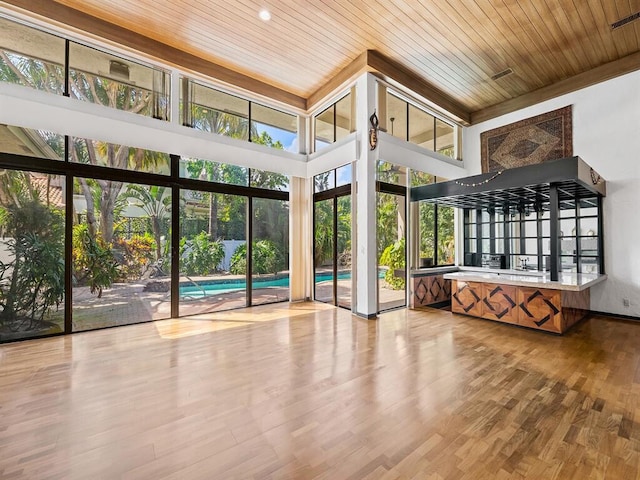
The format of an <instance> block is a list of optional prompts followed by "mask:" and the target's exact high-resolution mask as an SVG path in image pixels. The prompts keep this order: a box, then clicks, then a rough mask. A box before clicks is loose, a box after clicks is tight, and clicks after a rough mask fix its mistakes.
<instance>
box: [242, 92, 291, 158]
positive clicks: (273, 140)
mask: <svg viewBox="0 0 640 480" xmlns="http://www.w3.org/2000/svg"><path fill="white" fill-rule="evenodd" d="M251 141H252V142H253V143H258V144H260V145H266V146H268V147H273V148H277V149H279V150H287V151H289V152H294V153H298V151H299V148H298V117H297V116H295V115H291V114H289V113H284V112H281V111H279V110H275V109H273V108H269V107H265V106H263V105H259V104H257V103H251Z"/></svg>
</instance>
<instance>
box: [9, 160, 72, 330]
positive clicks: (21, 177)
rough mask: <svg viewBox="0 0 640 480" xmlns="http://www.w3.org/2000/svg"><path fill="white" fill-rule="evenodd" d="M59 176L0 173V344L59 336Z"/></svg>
mask: <svg viewBox="0 0 640 480" xmlns="http://www.w3.org/2000/svg"><path fill="white" fill-rule="evenodd" d="M64 190H65V181H64V178H63V177H60V176H56V175H45V174H41V173H35V172H21V171H15V170H3V172H2V181H0V229H1V231H2V237H0V342H4V341H8V340H17V339H21V338H28V337H33V336H40V335H51V334H54V333H62V332H63V331H64V296H65V276H64V231H65V219H64V208H65V204H64V198H65V195H64Z"/></svg>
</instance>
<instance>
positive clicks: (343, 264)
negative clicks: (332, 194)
mask: <svg viewBox="0 0 640 480" xmlns="http://www.w3.org/2000/svg"><path fill="white" fill-rule="evenodd" d="M337 204H338V212H337V214H338V222H337V223H338V231H337V232H336V235H337V237H338V252H337V253H338V258H337V261H338V278H337V279H336V280H337V296H338V299H337V303H338V306H340V307H345V308H351V196H350V195H345V196H342V197H338V198H337Z"/></svg>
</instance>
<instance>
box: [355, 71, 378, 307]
mask: <svg viewBox="0 0 640 480" xmlns="http://www.w3.org/2000/svg"><path fill="white" fill-rule="evenodd" d="M356 89H357V90H356V125H357V127H358V145H359V148H358V149H357V150H358V151H357V157H358V158H357V161H356V163H355V169H354V177H355V181H356V182H357V185H356V195H355V201H354V209H353V212H354V217H355V225H356V226H355V235H354V242H355V265H354V272H355V282H354V283H355V285H356V289H355V297H354V298H353V299H352V300H353V308H352V310H353V312H354V313H355V314H357V315H359V316H362V317H366V318H373V317H375V315H376V314H377V312H378V259H377V253H376V162H377V160H378V149H377V148H376V150H373V151H372V150H371V149H370V148H369V128H370V126H371V125H370V123H369V117H370V116H371V115H372V114H373V111H374V109H375V106H376V81H375V77H374V76H373V75H371V74H370V73H367V74H365V75H363V76H361V77H360V78H359V79H358V80H357V82H356Z"/></svg>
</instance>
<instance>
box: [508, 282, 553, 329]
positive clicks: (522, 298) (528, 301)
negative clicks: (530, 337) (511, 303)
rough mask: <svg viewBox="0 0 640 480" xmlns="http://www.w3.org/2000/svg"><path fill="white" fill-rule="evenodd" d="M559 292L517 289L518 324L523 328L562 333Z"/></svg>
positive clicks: (543, 289) (542, 289) (539, 289)
mask: <svg viewBox="0 0 640 480" xmlns="http://www.w3.org/2000/svg"><path fill="white" fill-rule="evenodd" d="M560 300H561V299H560V290H549V289H545V288H525V287H520V288H518V323H519V324H520V325H522V326H525V327H530V328H538V329H540V330H548V331H550V332H556V333H562V308H561V303H560Z"/></svg>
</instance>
